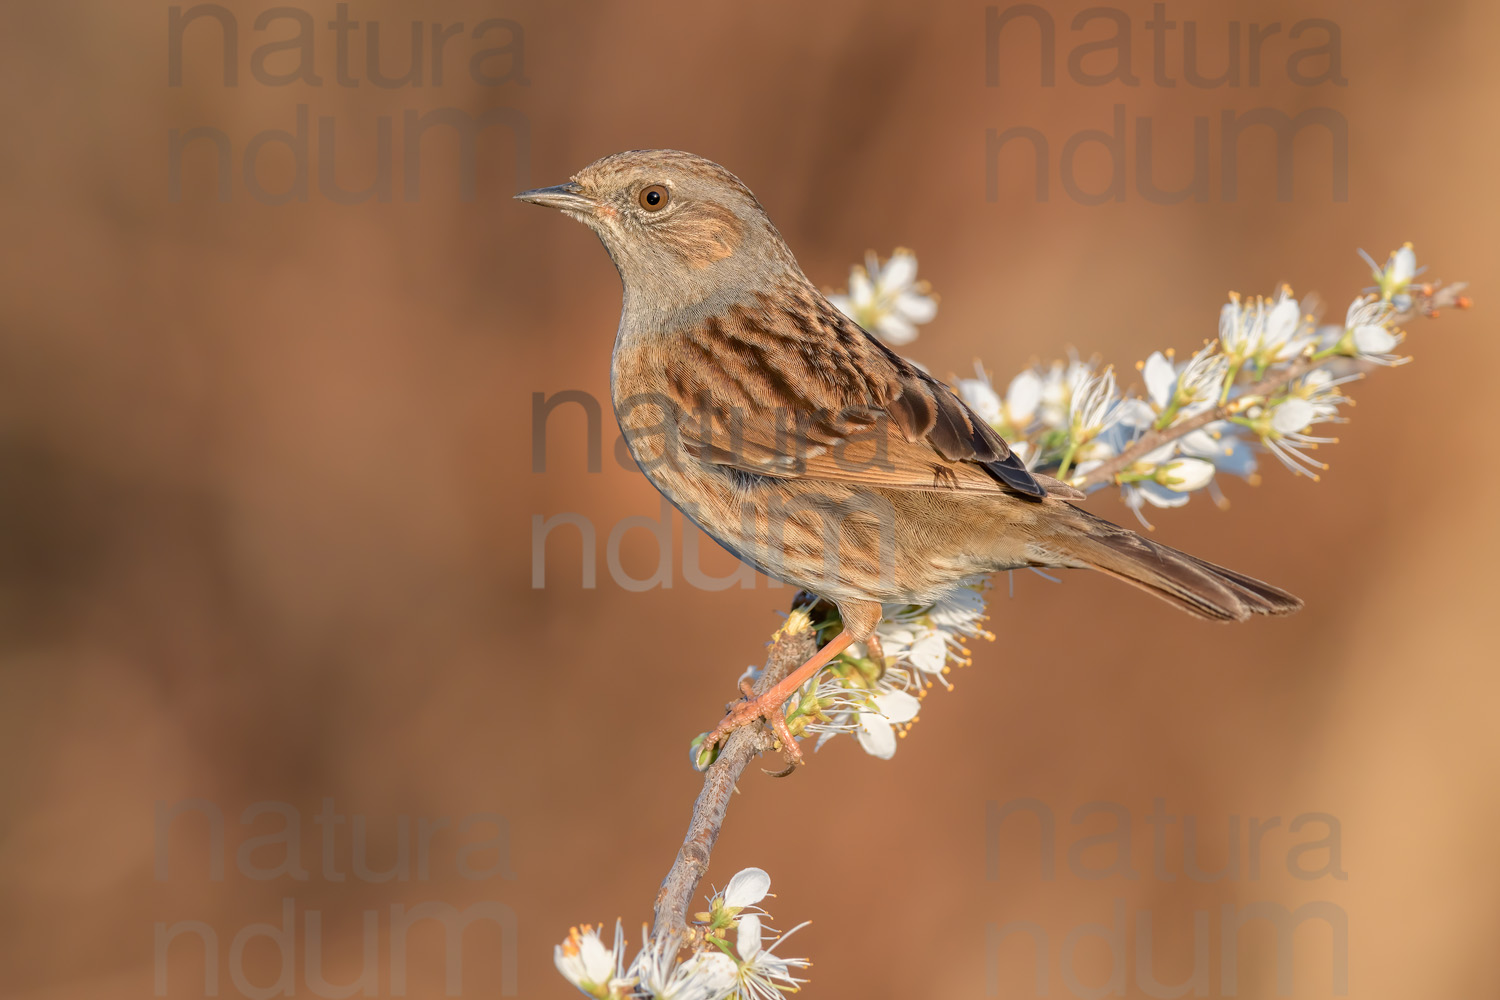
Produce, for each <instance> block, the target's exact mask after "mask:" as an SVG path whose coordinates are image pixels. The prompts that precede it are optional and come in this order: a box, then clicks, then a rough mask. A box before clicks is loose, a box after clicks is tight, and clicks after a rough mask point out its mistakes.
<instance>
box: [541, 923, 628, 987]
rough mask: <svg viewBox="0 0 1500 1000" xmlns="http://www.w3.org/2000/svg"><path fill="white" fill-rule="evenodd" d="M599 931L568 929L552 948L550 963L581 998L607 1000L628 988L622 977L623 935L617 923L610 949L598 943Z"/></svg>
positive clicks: (595, 929) (593, 929)
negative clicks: (560, 941) (564, 935)
mask: <svg viewBox="0 0 1500 1000" xmlns="http://www.w3.org/2000/svg"><path fill="white" fill-rule="evenodd" d="M601 929H602V928H598V927H594V926H592V925H590V924H584V925H583V928H582V929H579V928H577V927H573V928H570V929H569V930H568V936H567V937H566V938H565V939H564V940H563V942H562V944H559V945H555V946H554V947H553V949H552V963H553V964H554V965H556V966H557V971H558V972H560V973H562V975H563V978H564V979H566V980H567V981H568V982H570V983H572V984H573V985H574V986H576V987H578V990H579V991H580V992H581V993H583V994H584V995H586V996H591V997H596V998H599V1000H608V998H615V997H622V996H624V995H625V990H626V989H627V988H628V986H629V985H630V984H629V981H628V980H627V979H626V978H625V975H624V961H625V935H624V931H623V930H622V929H621V927H620V923H619V921H616V922H615V940H614V946H613V947H605V944H604V942H603V941H601V940H600V938H599V932H600V930H601Z"/></svg>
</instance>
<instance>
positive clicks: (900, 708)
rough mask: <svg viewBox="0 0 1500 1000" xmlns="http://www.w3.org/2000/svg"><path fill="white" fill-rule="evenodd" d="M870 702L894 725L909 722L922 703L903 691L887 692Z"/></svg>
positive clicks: (919, 709)
mask: <svg viewBox="0 0 1500 1000" xmlns="http://www.w3.org/2000/svg"><path fill="white" fill-rule="evenodd" d="M872 700H873V701H874V702H875V707H876V708H878V709H879V710H880V714H881V715H883V716H885V717H886V718H887V719H890V720H891V721H892V722H895V723H902V722H910V721H911V720H912V719H915V718H916V717H917V713H918V712H920V711H921V710H922V702H921V701H920V700H919V699H917V698H914V697H913V696H911V695H909V694H907V693H906V692H905V691H887V692H886V693H885V694H877V695H876V696H875V697H874V698H873V699H872Z"/></svg>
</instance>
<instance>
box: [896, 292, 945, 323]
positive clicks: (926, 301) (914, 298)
mask: <svg viewBox="0 0 1500 1000" xmlns="http://www.w3.org/2000/svg"><path fill="white" fill-rule="evenodd" d="M896 311H897V312H898V313H900V314H901V315H902V316H904V317H905V318H906V319H908V320H911V322H913V323H931V322H932V318H933V317H934V316H936V315H937V299H935V298H933V297H932V296H930V295H918V294H917V293H916V292H902V293H901V296H900V297H899V298H897V299H896Z"/></svg>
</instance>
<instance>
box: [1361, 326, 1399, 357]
mask: <svg viewBox="0 0 1500 1000" xmlns="http://www.w3.org/2000/svg"><path fill="white" fill-rule="evenodd" d="M1398 343H1400V341H1399V340H1398V338H1397V337H1396V335H1395V334H1394V333H1392V332H1391V331H1389V330H1387V329H1386V328H1385V327H1383V326H1357V327H1355V328H1354V349H1355V350H1357V351H1359V353H1361V354H1388V353H1390V351H1391V349H1392V348H1393V347H1395V346H1396V345H1397V344H1398Z"/></svg>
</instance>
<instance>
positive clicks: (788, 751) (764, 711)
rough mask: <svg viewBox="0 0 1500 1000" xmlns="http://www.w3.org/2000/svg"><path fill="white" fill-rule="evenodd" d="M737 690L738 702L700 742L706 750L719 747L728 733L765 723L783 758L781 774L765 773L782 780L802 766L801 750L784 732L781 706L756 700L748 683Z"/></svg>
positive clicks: (785, 731)
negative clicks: (741, 695) (784, 766)
mask: <svg viewBox="0 0 1500 1000" xmlns="http://www.w3.org/2000/svg"><path fill="white" fill-rule="evenodd" d="M740 690H741V691H742V692H744V695H745V697H744V699H743V700H742V701H737V702H734V703H733V704H732V705H730V706H729V711H728V714H726V715H725V716H724V718H723V719H722V720H721V721H720V722H719V724H718V725H717V726H715V727H714V730H713V732H711V733H709V734H708V738H707V739H705V740H704V741H703V744H702V745H703V746H704V747H708V748H713V747H720V748H722V745H723V743H724V741H725V740H727V739H729V736H730V734H731V733H733V732H735V731H736V730H738V729H743V728H744V727H746V726H752V725H754V724H755V723H757V722H762V721H763V722H765V723H766V725H767V726H768V727H769V728H770V730H771V735H772V736H773V737H775V739H776V742H777V744H778V749H780V750H781V752H782V754H783V755H784V756H785V757H786V761H787V767H786V768H785V770H782V771H768V772H767V773H768V774H774V775H775V776H776V777H778V778H781V777H786V776H787V775H788V774H791V773H792V771H794V770H795V769H796V768H797V765H798V764H801V763H803V762H804V758H803V756H802V749H801V747H799V746H798V745H797V741H796V740H795V739H794V738H793V737H792V732H791V730H790V729H788V728H787V725H786V715H785V713H783V711H782V705H783V704H784V703H778V704H771V703H770V702H769V701H766V700H765V696H764V695H761V696H756V694H755V692H754V690H753V689H752V688H751V686H750V682H749V681H748V680H744V681H741V682H740Z"/></svg>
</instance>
